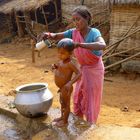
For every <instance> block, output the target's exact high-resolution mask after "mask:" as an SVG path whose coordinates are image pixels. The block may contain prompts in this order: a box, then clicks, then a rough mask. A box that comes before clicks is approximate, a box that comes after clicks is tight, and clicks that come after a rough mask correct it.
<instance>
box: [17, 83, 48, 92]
mask: <svg viewBox="0 0 140 140" xmlns="http://www.w3.org/2000/svg"><path fill="white" fill-rule="evenodd" d="M36 85H43V86H44V87H43V88H39V89H35V90H29V91H23V90H20V89H22V88H25V87H27V86H36ZM47 87H48V84H47V83H30V84H24V85H21V86H18V87H17V88H16V89H15V90H16V92H17V93H23V92H24V93H28V92H34V91H40V90H43V89H46V88H47Z"/></svg>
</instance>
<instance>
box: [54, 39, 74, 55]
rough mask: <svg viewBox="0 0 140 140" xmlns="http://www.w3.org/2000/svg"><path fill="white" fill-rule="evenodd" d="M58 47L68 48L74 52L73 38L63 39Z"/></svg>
mask: <svg viewBox="0 0 140 140" xmlns="http://www.w3.org/2000/svg"><path fill="white" fill-rule="evenodd" d="M57 47H58V48H64V49H66V50H67V51H68V52H72V51H73V50H74V42H73V40H72V39H69V38H64V39H61V40H60V41H59V42H58V44H57Z"/></svg>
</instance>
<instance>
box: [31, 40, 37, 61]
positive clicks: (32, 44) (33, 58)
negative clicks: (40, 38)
mask: <svg viewBox="0 0 140 140" xmlns="http://www.w3.org/2000/svg"><path fill="white" fill-rule="evenodd" d="M35 44H36V41H35V40H33V39H31V49H32V62H33V63H35Z"/></svg>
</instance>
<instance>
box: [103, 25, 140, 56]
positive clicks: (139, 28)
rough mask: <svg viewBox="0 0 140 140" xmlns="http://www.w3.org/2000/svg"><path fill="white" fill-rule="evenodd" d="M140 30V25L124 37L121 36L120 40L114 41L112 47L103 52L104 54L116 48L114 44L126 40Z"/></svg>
mask: <svg viewBox="0 0 140 140" xmlns="http://www.w3.org/2000/svg"><path fill="white" fill-rule="evenodd" d="M139 31H140V27H138V28H137V29H136V30H135V31H133V32H132V33H130V34H128V35H127V36H125V37H124V38H121V39H120V40H119V41H117V42H115V43H113V44H111V45H110V48H109V49H108V50H105V52H104V53H103V56H104V55H106V54H107V53H108V52H109V51H111V50H112V49H113V48H114V45H116V44H118V43H119V42H122V41H123V40H125V39H126V38H128V37H130V36H132V35H133V34H135V33H137V32H139Z"/></svg>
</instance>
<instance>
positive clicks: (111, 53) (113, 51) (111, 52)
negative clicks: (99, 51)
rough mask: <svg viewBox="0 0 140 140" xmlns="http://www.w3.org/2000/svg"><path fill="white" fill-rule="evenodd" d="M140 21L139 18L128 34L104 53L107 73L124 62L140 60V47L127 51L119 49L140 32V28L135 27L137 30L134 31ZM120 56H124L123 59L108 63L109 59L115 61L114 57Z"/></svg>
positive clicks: (108, 47)
mask: <svg viewBox="0 0 140 140" xmlns="http://www.w3.org/2000/svg"><path fill="white" fill-rule="evenodd" d="M139 20H140V16H138V18H137V20H136V21H135V22H134V23H133V24H132V25H131V27H130V28H129V29H128V30H127V32H126V33H125V34H124V35H123V37H121V38H120V39H119V40H118V41H116V42H115V43H113V44H111V45H109V46H107V47H106V49H105V51H104V53H103V61H104V63H105V70H106V71H108V70H109V69H110V68H113V67H114V66H116V65H119V64H122V63H123V62H126V61H128V60H131V59H134V58H140V45H139V46H133V47H131V48H129V49H125V50H120V49H117V48H118V47H119V46H121V43H122V42H123V41H125V40H126V39H128V38H130V37H132V36H133V35H134V34H136V33H138V32H140V26H137V27H135V29H133V28H134V25H136V23H137V22H138V21H139ZM132 29H133V30H132ZM132 52H133V53H132ZM134 52H135V53H134ZM126 54H129V55H126ZM118 56H120V57H121V56H122V58H121V59H120V60H118V61H116V62H114V63H108V64H107V63H106V62H107V61H108V60H109V59H113V58H114V57H118Z"/></svg>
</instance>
